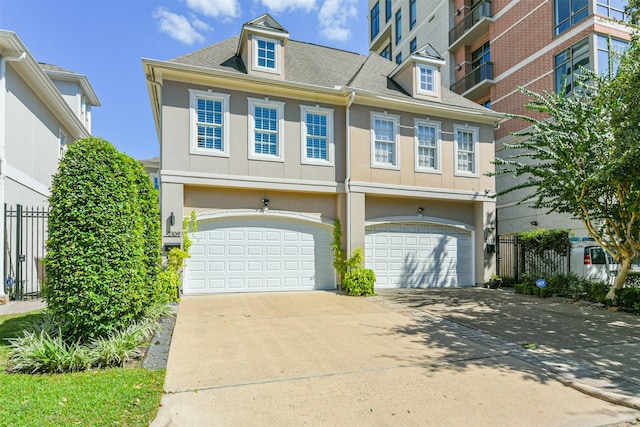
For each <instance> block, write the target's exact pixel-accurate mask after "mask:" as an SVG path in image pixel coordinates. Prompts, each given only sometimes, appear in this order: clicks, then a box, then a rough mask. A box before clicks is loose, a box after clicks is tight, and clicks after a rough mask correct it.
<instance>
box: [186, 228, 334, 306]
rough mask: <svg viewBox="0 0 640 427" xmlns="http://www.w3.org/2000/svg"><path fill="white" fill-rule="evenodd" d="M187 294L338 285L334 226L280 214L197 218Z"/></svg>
mask: <svg viewBox="0 0 640 427" xmlns="http://www.w3.org/2000/svg"><path fill="white" fill-rule="evenodd" d="M192 236H193V237H192V240H193V245H192V246H191V258H189V259H188V260H187V265H188V267H187V271H186V274H185V284H184V289H183V290H184V293H185V294H203V293H214V292H258V291H287V290H313V289H334V288H335V284H334V277H335V275H334V272H333V265H332V256H331V228H330V227H327V226H323V225H321V224H315V223H309V222H303V221H297V220H292V219H288V218H278V217H273V216H268V215H263V216H260V217H238V218H226V219H216V220H208V221H206V220H205V221H198V232H197V233H192Z"/></svg>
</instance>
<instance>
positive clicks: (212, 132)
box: [189, 89, 230, 157]
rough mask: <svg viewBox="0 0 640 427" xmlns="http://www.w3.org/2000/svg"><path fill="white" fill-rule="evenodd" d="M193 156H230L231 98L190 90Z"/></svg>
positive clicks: (225, 95)
mask: <svg viewBox="0 0 640 427" xmlns="http://www.w3.org/2000/svg"><path fill="white" fill-rule="evenodd" d="M189 94H190V98H191V102H190V109H189V115H190V120H191V154H204V155H212V156H224V157H227V156H229V135H228V134H229V97H230V95H227V94H223V93H215V92H211V91H203V90H195V89H189Z"/></svg>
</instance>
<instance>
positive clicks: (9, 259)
mask: <svg viewBox="0 0 640 427" xmlns="http://www.w3.org/2000/svg"><path fill="white" fill-rule="evenodd" d="M48 219H49V210H48V208H45V207H36V208H33V207H32V208H31V209H24V207H23V206H22V205H16V206H15V208H14V207H7V205H6V204H5V215H4V229H5V239H4V270H5V271H4V279H5V283H6V286H7V293H8V294H9V297H10V298H12V299H17V300H24V299H31V298H39V297H40V296H41V295H42V283H44V280H45V271H44V265H43V263H42V260H43V259H44V257H45V255H46V249H45V243H46V241H47V230H48Z"/></svg>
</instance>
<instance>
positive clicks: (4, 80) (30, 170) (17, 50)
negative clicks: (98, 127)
mask: <svg viewBox="0 0 640 427" xmlns="http://www.w3.org/2000/svg"><path fill="white" fill-rule="evenodd" d="M98 105H100V102H99V101H98V98H97V97H96V95H95V93H94V91H93V89H92V88H91V85H90V84H89V82H88V80H87V78H86V77H85V76H83V75H80V74H76V73H73V72H70V71H68V70H64V69H62V68H59V67H56V66H52V65H46V64H39V63H38V62H37V61H36V59H35V58H34V57H33V56H32V55H31V53H30V52H29V50H28V49H27V47H26V46H25V45H24V43H23V42H22V41H21V40H20V38H19V37H18V35H17V34H16V33H14V32H12V31H7V30H0V209H2V218H3V219H5V220H6V216H5V205H6V206H16V205H18V204H20V205H22V206H24V207H31V206H41V207H42V206H45V205H46V204H47V198H48V197H49V189H50V187H51V178H52V176H53V174H54V173H55V172H56V170H57V168H58V162H59V159H60V156H61V155H62V153H63V152H64V149H65V146H66V145H67V144H70V143H72V142H73V141H75V140H77V139H80V138H84V137H88V136H90V134H91V107H92V106H98ZM8 231H9V234H11V232H10V230H8V226H7V227H2V231H0V241H2V242H3V245H4V247H5V252H4V254H5V255H4V256H2V257H0V271H3V273H4V275H3V280H2V284H0V300H6V295H7V291H6V288H5V283H6V279H7V278H8V277H15V276H16V274H15V270H16V268H17V267H18V266H19V265H22V264H23V263H26V264H29V263H30V262H31V261H33V257H31V256H27V255H28V254H24V253H20V254H18V253H16V247H15V246H14V244H15V238H16V235H15V233H13V234H12V235H11V236H9V235H6V233H7V232H8ZM41 232H42V231H41ZM23 233H27V229H26V228H23ZM42 235H43V234H42ZM42 235H41V236H42ZM24 237H25V238H26V235H25V236H24ZM27 240H28V239H27ZM38 241H39V242H42V241H43V238H42V237H40V238H39V240H38ZM25 250H27V247H26V245H25ZM20 257H22V259H24V261H17V260H19V259H20ZM5 263H6V265H5ZM29 265H30V264H29ZM34 268H35V270H34V271H36V272H37V271H39V270H41V268H40V269H39V267H34ZM26 269H27V270H29V272H30V271H31V268H30V267H26ZM27 274H28V272H26V271H25V277H26V276H27ZM35 275H37V274H36V273H34V276H35ZM34 281H36V282H37V281H38V278H37V277H34Z"/></svg>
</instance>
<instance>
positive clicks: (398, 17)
mask: <svg viewBox="0 0 640 427" xmlns="http://www.w3.org/2000/svg"><path fill="white" fill-rule="evenodd" d="M395 30H396V34H395V40H396V46H397V45H399V44H400V42H401V41H402V9H398V10H397V11H396V19H395Z"/></svg>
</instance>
